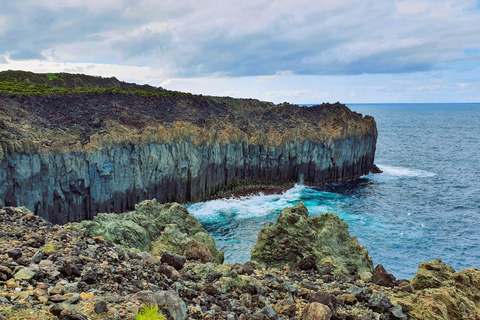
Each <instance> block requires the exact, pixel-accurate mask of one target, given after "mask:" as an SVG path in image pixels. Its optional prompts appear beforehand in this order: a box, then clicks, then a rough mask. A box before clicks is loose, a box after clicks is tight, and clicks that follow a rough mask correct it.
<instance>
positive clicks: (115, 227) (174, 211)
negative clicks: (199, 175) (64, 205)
mask: <svg viewBox="0 0 480 320" xmlns="http://www.w3.org/2000/svg"><path fill="white" fill-rule="evenodd" d="M66 228H67V229H69V230H72V231H76V232H79V233H82V234H85V235H87V236H91V237H95V236H102V237H103V238H104V239H105V240H106V241H108V242H110V243H114V244H118V245H121V246H124V247H127V248H136V249H139V250H142V251H148V252H151V253H152V254H155V255H162V253H163V251H165V250H169V251H172V252H175V253H179V254H184V251H185V249H186V248H187V244H188V243H189V242H191V241H197V242H199V243H201V244H202V245H203V246H205V247H206V248H207V249H208V251H209V252H210V253H211V258H210V260H211V262H216V263H222V262H223V252H222V251H219V250H218V249H217V247H216V246H215V240H214V239H213V238H212V236H211V235H210V234H208V232H206V231H205V229H203V227H202V225H201V224H200V222H198V220H197V219H195V217H194V216H192V215H190V214H189V213H188V211H187V209H186V208H185V207H184V206H182V205H180V204H178V203H168V204H164V205H162V204H159V203H158V202H157V201H156V200H155V199H153V200H145V201H143V202H141V203H139V204H137V205H135V210H134V211H133V212H129V213H123V214H107V213H101V214H98V215H97V216H96V217H95V218H94V219H93V220H92V221H82V222H80V223H70V224H68V225H66Z"/></svg>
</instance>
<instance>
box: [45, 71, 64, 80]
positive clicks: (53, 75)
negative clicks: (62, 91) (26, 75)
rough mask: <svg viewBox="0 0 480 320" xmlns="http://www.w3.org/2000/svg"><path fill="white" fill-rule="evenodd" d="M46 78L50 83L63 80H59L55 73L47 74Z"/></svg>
mask: <svg viewBox="0 0 480 320" xmlns="http://www.w3.org/2000/svg"><path fill="white" fill-rule="evenodd" d="M47 77H48V80H50V81H52V80H60V81H63V79H62V78H60V77H59V76H58V74H57V73H47Z"/></svg>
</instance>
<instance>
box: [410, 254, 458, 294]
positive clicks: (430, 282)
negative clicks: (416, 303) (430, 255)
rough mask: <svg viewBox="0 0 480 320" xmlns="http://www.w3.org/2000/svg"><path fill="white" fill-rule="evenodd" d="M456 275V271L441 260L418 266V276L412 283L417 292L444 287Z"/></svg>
mask: <svg viewBox="0 0 480 320" xmlns="http://www.w3.org/2000/svg"><path fill="white" fill-rule="evenodd" d="M454 273H455V269H453V268H452V267H451V266H449V265H447V264H445V263H444V262H442V261H441V260H440V259H435V260H433V261H430V262H424V263H422V264H420V266H418V271H417V274H416V275H415V276H414V277H413V278H412V280H411V281H410V284H411V286H412V287H413V288H414V289H415V290H422V289H426V288H438V287H441V286H443V285H444V283H445V281H446V280H448V279H449V278H450V277H451V276H452V275H453V274H454Z"/></svg>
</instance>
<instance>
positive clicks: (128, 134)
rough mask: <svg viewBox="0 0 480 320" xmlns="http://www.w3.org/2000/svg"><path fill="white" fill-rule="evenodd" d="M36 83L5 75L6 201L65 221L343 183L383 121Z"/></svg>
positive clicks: (338, 112)
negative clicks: (255, 187) (273, 187)
mask: <svg viewBox="0 0 480 320" xmlns="http://www.w3.org/2000/svg"><path fill="white" fill-rule="evenodd" d="M33 75H35V74H33ZM35 77H36V76H32V74H30V73H22V72H16V73H15V72H12V71H7V72H1V73H0V80H1V81H0V141H1V147H0V202H3V204H4V205H7V206H20V205H23V206H26V207H27V208H29V209H30V210H32V211H33V212H34V213H35V214H38V215H40V216H41V217H44V218H46V219H47V220H49V221H51V222H54V223H65V222H68V221H79V220H84V219H91V218H92V217H93V216H95V215H96V214H97V213H99V212H106V213H111V212H125V211H128V210H131V209H133V207H134V205H135V204H136V203H139V202H141V201H142V200H145V199H153V198H156V199H157V201H159V202H162V203H163V202H173V201H177V202H186V201H195V200H200V199H204V198H206V197H208V196H210V195H212V194H214V193H215V192H218V191H219V190H222V189H226V188H231V187H232V186H235V185H238V184H248V183H249V182H251V181H259V180H261V181H270V182H285V181H298V179H299V176H300V175H303V176H304V180H305V182H306V183H310V184H323V183H327V182H335V181H341V180H345V179H351V178H355V177H358V176H361V175H364V174H367V173H368V172H369V170H370V169H371V168H372V166H373V161H374V155H375V144H376V139H377V129H376V124H375V121H374V119H373V118H372V117H369V116H365V117H363V116H362V115H361V114H358V113H356V112H352V111H350V110H349V109H348V108H347V107H346V106H344V105H342V104H340V103H336V104H322V105H318V106H314V107H299V106H296V105H291V104H287V103H284V104H279V105H275V104H273V103H268V102H262V101H258V100H252V99H232V98H228V97H206V96H201V95H200V96H198V95H197V96H196V95H191V94H188V93H180V92H173V91H167V90H164V89H161V88H156V89H155V88H153V87H149V86H136V85H134V84H124V85H121V82H119V83H120V84H118V83H117V82H116V81H115V80H116V79H114V78H113V79H112V78H108V79H110V80H108V79H106V80H105V79H104V80H105V81H103V80H102V79H103V78H98V77H88V76H84V75H68V74H47V75H40V76H38V77H37V78H40V79H43V80H41V81H40V80H38V79H37V80H35V79H36V78H35ZM77 78H78V79H80V80H75V79H77ZM50 79H51V80H50ZM59 79H60V80H59ZM62 79H63V80H62ZM72 79H73V80H72ZM89 79H90V80H89ZM27 80H28V81H27ZM35 81H36V82H40V83H33V82H35ZM49 81H51V82H49ZM89 81H90V82H89ZM117 81H118V80H117ZM49 84H50V85H49ZM113 84H116V86H115V87H112V88H105V86H112V85H113ZM102 86H103V87H102Z"/></svg>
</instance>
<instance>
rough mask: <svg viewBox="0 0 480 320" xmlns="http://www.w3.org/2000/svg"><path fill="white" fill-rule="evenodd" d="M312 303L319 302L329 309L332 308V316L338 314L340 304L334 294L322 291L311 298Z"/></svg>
mask: <svg viewBox="0 0 480 320" xmlns="http://www.w3.org/2000/svg"><path fill="white" fill-rule="evenodd" d="M310 302H318V303H321V304H323V305H326V306H327V307H329V308H330V311H332V315H336V314H337V304H338V302H337V298H336V297H335V296H334V295H333V294H330V293H327V292H322V291H318V292H315V293H314V294H313V295H312V296H311V297H310Z"/></svg>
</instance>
